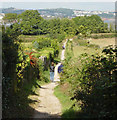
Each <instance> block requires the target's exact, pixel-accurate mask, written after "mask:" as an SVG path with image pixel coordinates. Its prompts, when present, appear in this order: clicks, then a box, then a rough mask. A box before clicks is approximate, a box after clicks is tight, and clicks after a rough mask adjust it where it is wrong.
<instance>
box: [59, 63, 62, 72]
mask: <svg viewBox="0 0 117 120" xmlns="http://www.w3.org/2000/svg"><path fill="white" fill-rule="evenodd" d="M61 72H63V65H62V64H61V65H60V66H59V67H58V73H61Z"/></svg>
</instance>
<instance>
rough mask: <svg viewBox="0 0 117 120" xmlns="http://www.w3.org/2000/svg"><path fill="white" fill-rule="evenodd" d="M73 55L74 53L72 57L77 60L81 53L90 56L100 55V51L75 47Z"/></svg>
mask: <svg viewBox="0 0 117 120" xmlns="http://www.w3.org/2000/svg"><path fill="white" fill-rule="evenodd" d="M73 53H74V57H75V58H77V57H78V56H80V55H81V54H83V53H87V54H91V55H92V54H96V53H101V49H95V48H90V47H85V46H75V47H74V48H73Z"/></svg>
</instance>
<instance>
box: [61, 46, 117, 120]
mask: <svg viewBox="0 0 117 120" xmlns="http://www.w3.org/2000/svg"><path fill="white" fill-rule="evenodd" d="M102 53H103V54H102V55H87V54H83V55H81V56H80V57H79V58H78V59H76V60H72V59H71V58H70V54H69V57H68V58H67V59H68V60H67V61H66V63H65V64H64V65H65V68H64V73H63V74H62V78H61V83H64V82H69V84H71V85H72V91H71V94H72V98H71V99H72V100H74V99H75V100H76V101H77V102H76V103H75V106H80V107H81V112H78V113H77V117H82V118H86V117H88V118H112V119H113V120H114V119H116V114H117V111H116V107H115V106H116V101H117V97H116V92H117V61H116V59H117V47H116V46H109V47H107V48H105V49H104V50H103V51H102ZM71 56H72V55H71Z"/></svg>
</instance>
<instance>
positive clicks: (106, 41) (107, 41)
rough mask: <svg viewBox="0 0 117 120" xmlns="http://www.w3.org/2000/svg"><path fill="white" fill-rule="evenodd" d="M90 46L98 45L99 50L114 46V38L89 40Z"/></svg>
mask: <svg viewBox="0 0 117 120" xmlns="http://www.w3.org/2000/svg"><path fill="white" fill-rule="evenodd" d="M91 44H96V45H99V46H100V47H101V48H103V47H106V46H108V45H115V38H103V39H91Z"/></svg>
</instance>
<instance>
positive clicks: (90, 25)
mask: <svg viewBox="0 0 117 120" xmlns="http://www.w3.org/2000/svg"><path fill="white" fill-rule="evenodd" d="M4 19H5V20H6V19H7V20H8V21H13V20H15V22H16V23H14V25H13V28H15V29H18V30H19V31H21V33H22V34H24V35H42V34H65V35H75V34H78V33H82V34H84V35H85V36H86V35H87V34H90V33H106V32H109V29H108V24H107V23H104V22H103V21H102V20H101V18H100V17H99V16H97V15H92V16H80V17H75V18H73V19H68V18H63V19H59V18H54V19H49V20H45V19H43V18H42V17H41V16H40V14H39V12H38V11H37V10H26V11H24V12H22V13H21V14H19V15H16V14H15V13H9V14H6V15H5V17H4ZM110 31H112V29H111V30H110Z"/></svg>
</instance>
